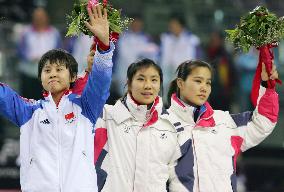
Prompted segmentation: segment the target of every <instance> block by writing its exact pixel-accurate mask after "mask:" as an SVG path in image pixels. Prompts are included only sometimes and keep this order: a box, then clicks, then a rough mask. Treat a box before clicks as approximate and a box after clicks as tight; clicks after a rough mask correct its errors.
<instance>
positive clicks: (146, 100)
mask: <svg viewBox="0 0 284 192" xmlns="http://www.w3.org/2000/svg"><path fill="white" fill-rule="evenodd" d="M162 83H163V73H162V70H161V68H160V67H159V66H158V65H157V64H155V63H154V61H152V60H150V59H143V60H140V61H138V62H135V63H132V64H131V65H130V66H129V67H128V70H127V88H128V91H127V93H126V94H125V95H124V96H123V97H122V98H121V99H120V100H118V101H117V102H116V104H115V105H114V106H112V105H105V107H104V110H103V114H102V117H101V118H100V119H98V121H97V124H96V131H95V160H96V169H97V173H98V185H99V191H101V190H102V191H105V192H112V191H133V192H134V191H149V192H156V191H159V192H166V191H167V182H169V184H170V185H172V183H173V181H169V180H168V179H169V178H171V173H172V168H173V165H174V164H175V162H176V160H177V159H178V158H179V157H180V148H179V145H178V143H177V135H176V130H175V128H174V127H173V126H172V125H171V124H170V122H169V121H168V119H167V118H165V117H164V116H163V115H162V113H163V109H162V108H163V103H162V99H161V97H159V96H158V94H159V92H160V89H161V85H162ZM164 112H165V111H164ZM149 181H151V182H149Z"/></svg>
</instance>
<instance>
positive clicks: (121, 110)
mask: <svg viewBox="0 0 284 192" xmlns="http://www.w3.org/2000/svg"><path fill="white" fill-rule="evenodd" d="M162 108H163V103H162V98H160V97H156V99H155V101H154V103H153V104H152V106H151V108H150V109H147V105H139V104H137V103H136V102H135V101H134V100H133V99H132V98H131V95H130V94H127V96H126V97H125V98H123V99H121V100H119V101H117V102H116V104H115V105H114V108H113V109H114V110H113V112H112V116H113V118H114V120H115V121H116V122H117V123H119V124H120V123H122V122H124V121H126V120H128V119H131V118H133V119H135V120H136V121H138V122H141V123H143V126H144V127H147V126H150V125H152V124H153V123H155V122H156V121H157V120H158V117H159V116H160V114H161V113H162Z"/></svg>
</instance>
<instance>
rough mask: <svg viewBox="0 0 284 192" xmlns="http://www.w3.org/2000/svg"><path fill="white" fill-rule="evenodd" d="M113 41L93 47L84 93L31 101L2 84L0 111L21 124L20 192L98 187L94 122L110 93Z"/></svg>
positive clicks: (61, 191)
mask: <svg viewBox="0 0 284 192" xmlns="http://www.w3.org/2000/svg"><path fill="white" fill-rule="evenodd" d="M113 50H114V45H113V44H111V49H110V50H109V51H106V52H102V53H99V52H97V53H96V55H95V59H94V66H93V70H92V72H91V73H90V75H89V80H88V83H87V85H86V87H85V89H84V91H83V93H82V95H81V96H80V95H76V94H72V93H71V91H67V92H66V94H65V95H63V97H62V99H61V100H60V103H59V105H58V106H56V104H55V103H54V101H53V99H52V96H51V95H50V94H49V96H47V97H46V98H45V100H39V101H30V100H26V99H23V98H21V97H20V96H19V95H18V94H17V93H16V92H14V91H13V90H12V89H10V88H9V87H7V86H6V85H3V84H1V85H0V113H1V115H4V116H5V117H6V118H7V119H9V120H10V121H12V122H13V123H15V124H16V125H17V126H19V127H20V128H21V129H20V131H21V136H20V160H21V170H20V180H21V189H22V191H23V192H96V191H97V176H96V172H95V168H94V132H93V131H94V130H93V129H94V124H95V123H96V120H97V118H98V117H99V115H100V114H101V112H102V109H103V106H104V104H105V101H106V99H107V98H108V96H109V87H110V82H111V74H112V55H113Z"/></svg>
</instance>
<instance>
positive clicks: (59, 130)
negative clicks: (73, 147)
mask: <svg viewBox="0 0 284 192" xmlns="http://www.w3.org/2000/svg"><path fill="white" fill-rule="evenodd" d="M56 112H57V119H56V129H57V139H58V146H57V150H58V154H57V155H58V177H59V191H62V168H61V166H62V161H61V151H62V150H61V137H62V133H61V129H60V126H59V124H60V123H59V108H58V106H57V107H56Z"/></svg>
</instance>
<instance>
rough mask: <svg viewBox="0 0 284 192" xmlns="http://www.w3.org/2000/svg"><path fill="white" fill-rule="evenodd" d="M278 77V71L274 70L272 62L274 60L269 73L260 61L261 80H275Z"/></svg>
mask: <svg viewBox="0 0 284 192" xmlns="http://www.w3.org/2000/svg"><path fill="white" fill-rule="evenodd" d="M275 79H278V72H277V70H276V66H275V64H274V61H272V70H271V75H270V76H269V74H268V73H267V71H266V68H265V64H264V63H262V71H261V80H262V81H268V80H275Z"/></svg>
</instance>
